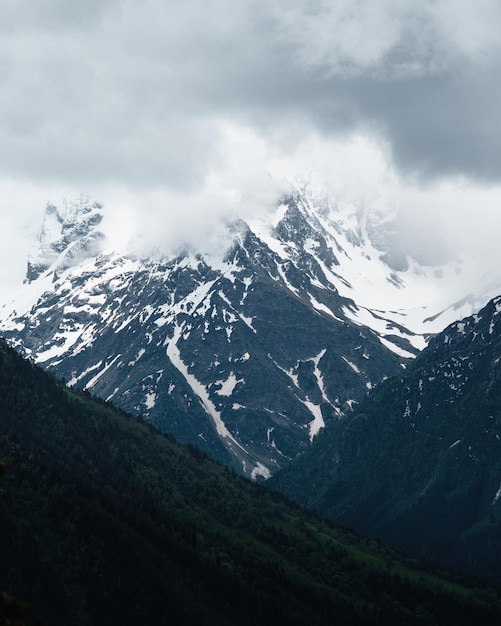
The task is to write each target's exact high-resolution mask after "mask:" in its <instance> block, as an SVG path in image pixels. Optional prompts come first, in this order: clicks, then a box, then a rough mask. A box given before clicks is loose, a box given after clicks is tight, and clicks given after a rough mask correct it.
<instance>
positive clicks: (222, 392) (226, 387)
mask: <svg viewBox="0 0 501 626" xmlns="http://www.w3.org/2000/svg"><path fill="white" fill-rule="evenodd" d="M243 382H244V379H243V378H238V379H237V377H236V376H235V374H234V373H233V372H231V373H230V375H229V376H228V378H227V379H226V380H216V381H215V382H214V385H215V386H217V385H221V387H220V389H217V390H216V393H217V395H218V396H225V397H227V398H229V397H230V396H231V395H232V394H233V392H234V391H235V387H236V386H237V385H238V384H239V383H243Z"/></svg>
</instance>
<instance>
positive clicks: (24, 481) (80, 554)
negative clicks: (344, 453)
mask: <svg viewBox="0 0 501 626" xmlns="http://www.w3.org/2000/svg"><path fill="white" fill-rule="evenodd" d="M0 415H1V416H2V419H1V420H0V457H2V458H4V459H5V461H6V472H5V475H4V477H3V478H2V480H1V482H0V529H1V531H2V532H0V588H3V589H6V590H8V591H9V593H10V594H13V595H14V596H15V597H18V598H22V599H23V600H25V601H28V602H29V603H30V605H31V608H32V610H33V611H34V612H36V613H40V614H41V615H42V617H43V618H44V620H46V623H50V624H54V625H55V626H58V625H59V624H61V625H62V624H69V623H71V624H79V625H80V626H86V625H87V624H92V625H93V626H99V625H101V624H103V625H104V624H106V625H108V624H118V623H120V624H123V625H128V624H131V625H132V624H138V623H142V624H194V623H197V624H216V623H217V624H221V625H222V626H225V625H226V624H232V625H234V626H238V625H242V626H246V625H250V624H256V623H260V624H274V625H280V624H290V625H294V624H298V625H299V624H305V623H308V624H312V625H317V624H318V625H324V624H325V625H326V624H332V623H333V622H335V623H336V624H340V625H341V626H343V625H345V624H346V625H348V624H349V625H350V626H352V625H367V626H370V625H378V624H386V623H389V622H392V623H398V624H402V625H404V626H405V625H406V624H409V625H410V624H416V623H417V624H420V623H423V624H425V623H430V622H431V623H436V624H443V625H445V624H451V625H452V624H454V626H457V625H458V624H459V625H460V624H471V623H482V624H485V625H489V624H496V623H499V618H500V608H499V600H498V597H497V595H496V593H495V592H493V591H492V590H487V589H482V588H481V587H471V586H466V585H465V584H464V583H462V582H461V581H459V580H458V579H453V578H451V577H446V576H444V575H438V574H437V573H433V572H430V571H425V570H422V569H421V570H418V569H416V568H415V565H414V566H413V565H412V564H411V563H408V562H405V561H403V560H402V559H401V558H399V557H398V556H397V555H396V554H394V553H391V552H389V551H386V550H385V549H384V548H383V547H382V546H381V545H377V544H375V543H371V542H368V541H366V540H365V541H361V540H360V539H357V538H355V537H353V536H352V535H350V534H349V533H346V532H341V531H339V530H336V529H334V528H332V527H329V526H328V525H327V524H326V523H324V522H321V521H319V520H318V519H317V518H315V517H314V516H313V515H311V514H307V513H305V512H304V511H301V510H299V509H298V508H296V507H294V506H291V505H290V504H287V503H285V502H284V501H283V500H282V499H281V498H280V496H278V495H277V494H271V493H269V492H267V491H265V490H264V489H263V488H262V487H260V486H259V485H256V484H253V483H251V482H250V481H248V480H245V479H243V478H240V477H238V476H237V475H236V474H235V473H230V472H229V471H228V470H227V469H224V468H223V467H222V466H221V465H219V464H216V463H214V462H213V461H211V460H209V458H208V457H206V456H205V455H203V454H202V453H200V452H199V451H198V450H196V449H195V448H194V447H188V448H186V447H181V446H179V445H177V444H175V442H174V441H173V440H172V439H171V438H167V437H165V436H161V435H160V434H158V433H156V432H154V430H153V429H152V428H151V427H147V426H146V425H145V424H143V423H140V422H138V421H137V420H135V419H131V418H130V417H129V416H127V415H124V414H122V413H120V412H119V411H117V410H116V409H114V408H112V407H110V406H106V405H104V403H102V402H101V403H98V402H96V401H94V400H92V399H91V398H90V397H89V396H88V394H87V395H85V394H80V393H75V392H72V391H69V390H67V389H65V387H64V385H63V384H61V383H59V382H57V381H56V380H54V379H53V378H52V377H50V376H49V375H47V374H45V373H43V372H42V371H41V370H39V369H38V368H36V367H34V366H32V365H31V364H30V363H27V362H24V361H23V360H21V359H20V357H19V356H18V355H17V354H16V353H15V352H14V351H13V350H10V349H8V348H7V347H6V345H5V344H4V343H3V342H0Z"/></svg>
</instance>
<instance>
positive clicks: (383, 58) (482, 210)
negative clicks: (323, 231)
mask: <svg viewBox="0 0 501 626" xmlns="http://www.w3.org/2000/svg"><path fill="white" fill-rule="evenodd" d="M500 20H501V6H500V5H499V3H498V2H496V1H495V0H479V2H477V3H476V4H475V7H473V5H472V4H471V2H467V1H466V0H455V1H454V2H452V0H443V1H442V2H440V3H437V2H435V1H434V0H424V1H423V2H421V3H419V4H416V3H415V2H414V1H413V0H398V1H397V0H381V1H380V2H377V3H374V2H372V1H370V0H350V1H348V0H340V1H339V2H336V3H332V2H328V1H327V0H315V1H314V2H311V1H309V0H293V1H292V2H286V1H285V0H277V2H275V3H273V4H271V5H270V3H266V2H264V0H257V1H256V0H252V1H251V0H243V1H242V2H239V3H234V2H230V1H229V0H214V1H213V2H210V3H202V2H200V1H199V0H188V1H187V2H184V3H182V4H180V3H178V2H174V1H173V0H168V1H166V2H159V1H158V0H146V1H145V2H143V3H141V5H138V4H134V3H132V2H129V1H128V0H105V1H103V2H95V1H92V2H87V3H85V4H84V5H82V6H80V5H72V4H68V3H67V2H63V1H62V0H44V1H43V2H38V3H36V5H33V3H32V2H29V1H28V0H16V1H15V2H14V1H13V0H6V1H5V2H2V3H1V6H0V32H1V33H2V37H1V38H0V68H2V72H1V73H0V81H1V86H2V93H3V94H4V97H3V98H2V99H1V101H0V120H1V122H0V143H1V145H2V150H1V151H0V226H1V227H2V231H1V233H0V243H1V259H0V260H1V268H2V269H0V288H2V289H7V286H8V285H10V284H11V283H13V282H14V278H15V279H16V280H17V277H18V276H19V275H21V274H22V271H21V268H24V265H25V258H26V254H27V248H29V245H28V241H30V237H32V236H33V234H34V233H36V230H37V228H38V227H39V224H40V221H41V219H42V215H43V210H44V207H45V204H46V202H47V201H49V200H51V198H53V197H54V194H58V193H60V192H64V191H69V192H70V193H74V192H76V193H84V194H87V195H88V196H90V197H91V198H93V199H96V200H99V201H100V202H102V203H103V204H104V206H105V216H106V217H105V220H104V222H103V228H105V230H106V234H107V235H108V237H109V239H110V242H111V244H112V245H113V246H114V247H122V248H123V247H125V246H128V245H129V243H130V242H131V241H134V242H135V244H134V245H135V246H136V247H137V248H138V249H146V248H152V247H159V248H161V249H163V250H166V251H171V250H175V249H176V248H178V247H179V246H183V245H188V246H191V247H200V246H202V245H203V246H206V247H209V248H217V249H219V248H221V247H224V245H226V244H225V241H221V240H220V239H219V238H218V236H217V235H216V232H217V228H215V225H216V224H218V223H219V222H220V220H228V219H234V218H235V217H236V216H243V217H244V218H248V217H250V216H266V215H267V214H268V213H269V212H270V210H272V209H270V207H273V205H274V203H275V202H276V199H277V198H278V197H280V194H281V193H282V192H283V189H284V186H285V188H286V187H287V184H288V181H291V180H297V179H305V178H306V179H308V177H310V178H311V177H313V178H316V179H317V180H318V179H319V180H320V181H321V184H322V185H324V186H325V188H326V189H327V191H328V195H329V198H330V200H331V204H332V205H333V206H337V207H338V208H340V207H343V206H344V207H347V206H350V205H353V206H357V207H358V208H359V209H360V210H362V211H365V212H367V213H370V214H371V215H374V216H377V215H380V216H389V215H393V216H394V217H395V219H396V225H395V229H396V230H395V236H394V239H393V243H392V245H393V246H394V247H395V251H396V253H398V254H400V255H401V256H404V257H405V255H406V254H407V253H410V254H413V255H415V256H416V255H417V256H419V258H420V259H421V260H423V261H424V262H430V263H433V264H434V263H437V262H442V260H443V259H445V258H450V257H451V256H463V257H465V258H466V257H467V258H468V259H469V260H468V261H464V263H468V264H471V266H472V267H473V265H475V267H476V268H477V270H476V271H483V268H484V267H486V268H487V267H491V266H492V265H493V264H495V263H497V262H498V261H499V258H498V252H497V245H496V241H495V239H496V233H497V232H499V230H498V229H499V226H500V223H499V217H498V214H499V208H498V207H499V204H500V201H501V193H500V185H501V170H500V169H499V163H500V162H501V125H500V124H499V112H498V102H499V100H500V98H499V96H500V95H501V94H500V93H499V92H500V89H501V84H500V82H499V80H498V77H499V70H500V67H501V42H500V40H499V37H498V28H497V26H498V24H499V23H500Z"/></svg>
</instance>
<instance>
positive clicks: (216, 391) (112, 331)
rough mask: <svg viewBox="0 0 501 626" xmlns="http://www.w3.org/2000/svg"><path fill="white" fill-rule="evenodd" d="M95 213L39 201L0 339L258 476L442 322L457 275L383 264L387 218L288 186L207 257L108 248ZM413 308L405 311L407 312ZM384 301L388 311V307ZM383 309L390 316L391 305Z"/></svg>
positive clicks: (86, 207) (81, 202)
mask: <svg viewBox="0 0 501 626" xmlns="http://www.w3.org/2000/svg"><path fill="white" fill-rule="evenodd" d="M102 219H103V212H102V211H101V207H100V206H99V205H97V204H95V203H92V202H90V201H89V200H88V199H85V198H80V199H78V198H77V199H73V200H71V201H67V202H66V204H64V203H63V206H61V207H60V206H55V205H53V204H49V205H48V207H47V210H46V217H45V222H44V228H43V230H42V231H41V236H40V238H39V242H38V251H36V252H35V253H34V254H33V255H32V256H31V258H30V260H29V263H28V282H27V283H26V284H25V285H24V287H23V289H22V292H20V295H19V297H18V298H16V299H15V301H14V302H13V303H11V304H10V305H7V306H5V307H4V309H3V310H2V312H1V313H0V330H1V332H2V333H3V334H4V336H6V337H7V338H8V340H9V341H10V342H11V343H12V344H13V345H15V346H17V347H18V349H20V350H21V351H22V352H24V353H25V354H29V355H30V356H31V357H32V358H33V359H34V360H35V362H37V363H40V364H42V365H43V366H44V367H47V368H48V369H49V370H52V371H54V372H55V373H57V374H59V375H60V376H64V377H65V378H66V380H67V381H68V383H69V384H72V385H73V384H75V385H78V386H81V387H84V388H86V389H89V390H90V391H92V392H93V393H96V394H97V395H99V396H101V397H102V398H104V399H106V400H112V401H113V402H115V403H117V404H118V405H119V406H122V407H123V408H125V409H127V410H131V411H134V412H137V413H140V414H141V415H143V416H145V417H146V418H147V419H149V420H151V421H152V422H153V423H155V424H156V425H157V426H159V427H160V428H161V429H163V430H166V431H169V432H173V433H174V434H175V435H176V436H177V437H178V438H179V439H180V440H182V441H192V442H196V443H197V445H200V446H201V447H202V448H204V449H205V450H206V451H207V452H209V453H210V454H211V455H213V456H215V457H217V458H219V459H221V460H223V461H224V462H226V463H229V464H232V465H234V466H235V467H236V468H237V469H238V470H239V471H243V472H244V473H245V474H247V475H249V476H252V477H253V478H257V477H259V476H261V477H264V478H267V477H268V476H269V475H270V474H271V473H273V472H274V471H275V470H276V469H277V468H278V467H280V466H282V465H283V464H285V463H286V462H288V461H289V460H290V459H292V458H294V457H295V456H296V455H297V454H298V453H299V452H300V451H301V450H304V449H305V448H306V447H307V446H308V445H309V443H310V441H311V440H312V438H313V437H314V436H315V435H316V433H318V431H319V430H320V429H321V428H322V427H323V426H324V425H325V424H326V423H327V422H328V421H329V420H336V419H339V417H342V416H343V415H344V414H345V413H346V411H348V410H349V409H350V408H351V407H352V406H353V403H356V402H358V401H360V400H361V398H363V396H364V395H365V394H366V392H367V390H369V389H371V388H372V387H373V386H374V385H375V384H377V383H378V382H380V381H381V380H382V379H384V378H386V377H388V376H391V375H393V374H395V373H398V372H399V371H401V369H402V366H405V364H406V362H407V361H408V359H409V358H412V357H413V356H414V355H415V354H416V353H417V352H418V351H419V350H420V349H421V348H422V347H423V346H424V345H425V343H426V339H427V337H428V336H429V335H430V334H432V333H434V332H436V331H437V330H441V327H443V326H445V325H446V324H447V323H448V321H449V319H450V318H451V317H452V316H455V317H454V318H453V319H457V318H459V317H460V315H461V313H462V310H463V309H467V308H468V307H469V306H471V303H470V302H467V301H466V300H465V302H463V303H462V304H461V307H462V308H460V307H459V306H458V308H456V309H455V308H454V307H448V306H447V305H448V304H449V303H443V302H440V300H437V298H436V297H435V294H436V293H437V292H440V284H441V281H445V280H450V279H452V278H453V277H454V276H456V272H457V267H452V266H451V267H442V268H440V272H438V271H437V268H432V267H423V266H419V265H418V264H417V262H415V261H412V259H410V260H409V259H408V260H407V268H406V269H405V270H401V269H400V270H399V269H395V267H392V266H391V265H390V264H389V263H388V262H387V261H386V260H385V254H386V253H387V252H388V251H387V250H385V249H384V247H383V243H384V241H385V232H387V229H388V228H389V227H391V223H389V221H388V216H387V215H385V214H380V215H378V214H373V215H371V216H368V215H367V213H364V212H363V211H362V212H361V211H360V210H359V209H358V208H357V207H355V206H351V207H350V206H343V207H336V206H334V207H331V206H330V204H329V202H328V200H327V198H326V196H325V195H322V194H319V193H318V192H317V191H315V192H312V193H310V192H309V191H308V189H306V188H296V189H294V190H293V191H292V192H291V193H290V194H289V195H286V196H284V197H283V198H282V201H281V202H280V203H279V205H278V206H277V207H275V209H274V210H273V211H272V212H271V213H270V216H269V218H268V219H266V220H264V219H261V220H257V219H255V220H248V221H247V222H245V221H243V220H239V221H237V222H233V223H232V224H229V225H226V226H225V228H228V229H230V231H231V237H232V241H233V243H232V245H231V246H230V248H229V249H227V250H221V251H220V253H219V254H217V253H214V252H212V253H211V254H202V253H199V252H191V251H183V252H181V253H179V254H178V255H177V256H176V257H175V258H164V257H162V256H161V255H157V256H151V255H146V254H145V255H143V256H142V255H124V254H120V253H118V252H114V251H110V250H106V249H105V244H106V242H105V240H104V235H103V234H102V232H101V230H100V228H101V222H102ZM417 303H418V304H419V306H416V304H417ZM385 304H386V306H385ZM388 304H389V306H388Z"/></svg>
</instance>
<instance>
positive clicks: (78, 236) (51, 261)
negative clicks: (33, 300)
mask: <svg viewBox="0 0 501 626" xmlns="http://www.w3.org/2000/svg"><path fill="white" fill-rule="evenodd" d="M102 219H103V214H102V206H101V205H100V204H98V203H97V202H92V201H91V200H90V199H89V198H88V197H86V196H82V195H73V196H62V197H61V198H60V199H59V200H58V201H56V202H48V203H47V206H46V208H45V215H44V219H43V223H42V226H41V228H40V230H39V232H38V236H37V240H36V243H35V246H34V249H33V251H32V252H31V254H30V255H29V257H28V267H27V273H26V279H27V281H28V282H32V281H33V280H36V279H37V278H39V277H40V276H41V275H42V274H43V273H44V272H46V271H47V270H48V269H49V268H52V266H54V265H55V266H56V267H54V268H52V269H56V268H57V269H59V270H61V269H66V268H67V267H71V266H73V265H76V264H77V263H79V262H80V261H81V260H82V259H83V258H86V257H91V256H95V255H96V254H97V253H98V252H99V251H100V250H101V249H102V247H103V243H104V235H103V233H101V232H99V231H98V230H97V227H98V226H99V224H100V223H101V220H102Z"/></svg>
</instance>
